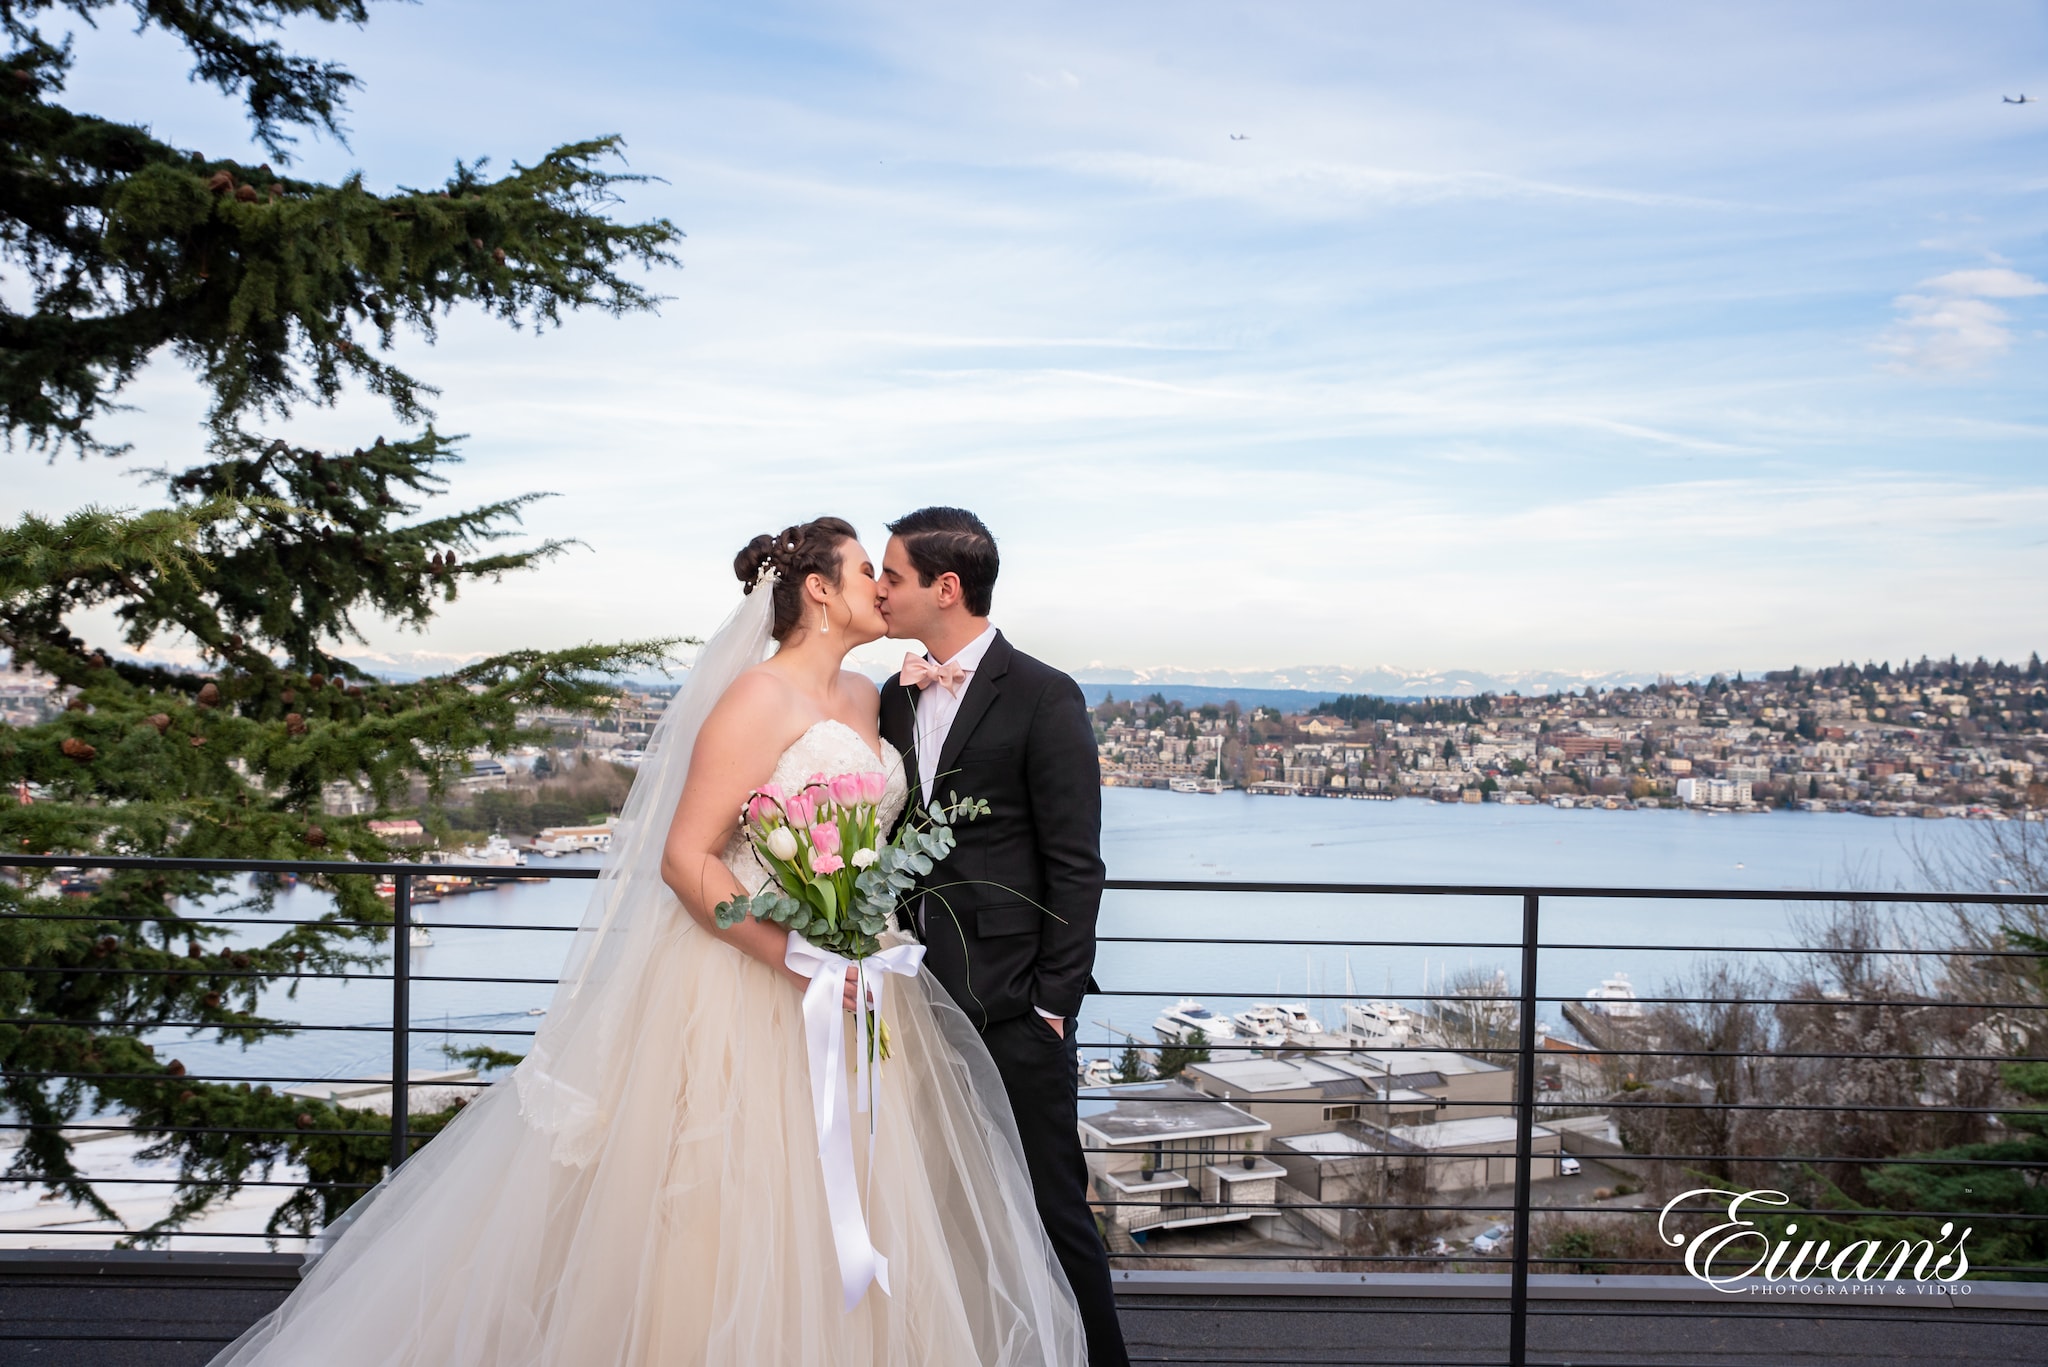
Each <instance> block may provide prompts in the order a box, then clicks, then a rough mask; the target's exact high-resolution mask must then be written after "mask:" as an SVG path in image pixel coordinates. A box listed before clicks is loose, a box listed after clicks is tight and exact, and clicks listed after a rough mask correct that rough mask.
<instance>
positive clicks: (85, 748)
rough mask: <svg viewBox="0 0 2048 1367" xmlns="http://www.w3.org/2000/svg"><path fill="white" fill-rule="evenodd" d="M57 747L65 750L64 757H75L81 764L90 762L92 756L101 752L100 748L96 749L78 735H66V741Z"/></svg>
mask: <svg viewBox="0 0 2048 1367" xmlns="http://www.w3.org/2000/svg"><path fill="white" fill-rule="evenodd" d="M57 748H58V749H59V750H62V751H63V752H64V757H65V758H66V759H75V760H77V761H78V762H79V763H80V764H85V763H88V762H90V761H91V759H92V757H93V756H94V755H97V754H98V753H99V751H98V750H96V749H94V748H93V747H92V746H90V745H87V744H86V743H85V742H84V741H82V740H80V739H79V738H78V737H76V736H66V737H65V738H64V743H63V744H62V745H60V746H58V747H57Z"/></svg>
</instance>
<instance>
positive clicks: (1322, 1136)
mask: <svg viewBox="0 0 2048 1367" xmlns="http://www.w3.org/2000/svg"><path fill="white" fill-rule="evenodd" d="M1273 1147H1274V1148H1276V1149H1286V1150H1288V1151H1289V1152H1291V1153H1299V1154H1307V1155H1310V1156H1312V1157H1316V1158H1353V1157H1357V1156H1358V1155H1360V1154H1372V1153H1385V1152H1386V1150H1385V1149H1382V1148H1381V1147H1380V1146H1379V1145H1377V1144H1374V1143H1372V1142H1371V1141H1369V1140H1366V1139H1363V1138H1360V1137H1359V1136H1358V1135H1355V1134H1347V1133H1345V1132H1343V1131H1341V1130H1323V1131H1320V1132H1318V1133H1316V1134H1293V1135H1289V1136H1287V1138H1285V1139H1276V1140H1274V1141H1273Z"/></svg>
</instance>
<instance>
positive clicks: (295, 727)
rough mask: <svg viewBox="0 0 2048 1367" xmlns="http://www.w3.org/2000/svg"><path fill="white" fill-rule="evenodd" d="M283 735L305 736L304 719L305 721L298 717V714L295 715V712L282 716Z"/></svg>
mask: <svg viewBox="0 0 2048 1367" xmlns="http://www.w3.org/2000/svg"><path fill="white" fill-rule="evenodd" d="M284 733H285V734H286V735H287V736H303V735H305V734H306V719H305V718H304V717H302V716H300V715H299V714H298V713H296V712H287V713H285V715H284Z"/></svg>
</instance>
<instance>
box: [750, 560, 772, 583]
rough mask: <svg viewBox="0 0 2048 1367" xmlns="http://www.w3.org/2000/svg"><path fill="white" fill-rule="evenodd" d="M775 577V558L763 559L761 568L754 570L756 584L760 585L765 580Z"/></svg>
mask: <svg viewBox="0 0 2048 1367" xmlns="http://www.w3.org/2000/svg"><path fill="white" fill-rule="evenodd" d="M774 577H775V562H774V561H773V560H763V561H762V562H761V568H760V569H758V570H755V571H754V583H755V584H756V585H759V584H760V583H761V582H762V581H763V580H768V579H773V578H774Z"/></svg>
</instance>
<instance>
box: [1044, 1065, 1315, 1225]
mask: <svg viewBox="0 0 2048 1367" xmlns="http://www.w3.org/2000/svg"><path fill="white" fill-rule="evenodd" d="M1271 1129H1272V1127H1271V1126H1270V1125H1268V1124H1267V1123H1266V1122H1265V1121H1263V1120H1260V1119H1259V1118H1258V1117H1256V1116H1253V1115H1250V1114H1248V1113H1247V1112H1245V1111H1242V1110H1240V1109H1238V1108H1237V1107H1236V1106H1232V1105H1230V1104H1229V1103H1227V1102H1225V1101H1222V1100H1221V1099H1219V1098H1217V1097H1214V1096H1210V1095H1207V1094H1205V1093H1202V1092H1199V1091H1197V1090H1195V1089H1194V1088H1193V1087H1190V1086H1188V1085H1187V1084H1186V1083H1183V1082H1181V1081H1179V1080H1177V1079H1171V1078H1169V1079H1167V1080H1165V1081H1160V1082H1134V1083H1126V1084H1122V1085H1119V1086H1113V1087H1084V1088H1082V1089H1081V1098H1080V1131H1081V1147H1082V1149H1083V1151H1084V1152H1085V1153H1086V1155H1087V1159H1088V1177H1089V1183H1090V1186H1091V1187H1092V1189H1093V1193H1094V1198H1095V1201H1096V1203H1097V1205H1098V1208H1099V1209H1100V1210H1101V1212H1102V1214H1103V1216H1104V1217H1105V1218H1106V1219H1107V1220H1108V1222H1109V1224H1110V1225H1111V1226H1112V1228H1113V1230H1116V1231H1121V1232H1122V1233H1124V1234H1126V1235H1142V1234H1145V1233H1149V1232H1150V1231H1152V1230H1155V1229H1180V1228H1185V1227H1188V1226H1192V1225H1212V1224H1222V1223H1226V1222H1230V1221H1244V1220H1250V1219H1252V1218H1253V1217H1254V1216H1266V1215H1272V1214H1274V1213H1275V1211H1276V1207H1275V1198H1274V1193H1273V1188H1274V1184H1275V1182H1276V1181H1278V1179H1279V1177H1280V1174H1281V1168H1280V1167H1279V1165H1278V1164H1276V1163H1274V1162H1272V1161H1271V1160H1270V1159H1268V1158H1266V1157H1264V1156H1263V1155H1262V1153H1261V1152H1260V1151H1261V1150H1262V1149H1264V1147H1265V1140H1266V1136H1267V1135H1268V1134H1269V1133H1270V1132H1271Z"/></svg>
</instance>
